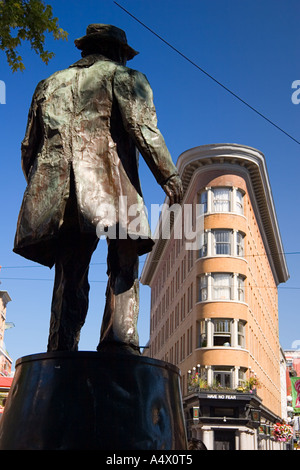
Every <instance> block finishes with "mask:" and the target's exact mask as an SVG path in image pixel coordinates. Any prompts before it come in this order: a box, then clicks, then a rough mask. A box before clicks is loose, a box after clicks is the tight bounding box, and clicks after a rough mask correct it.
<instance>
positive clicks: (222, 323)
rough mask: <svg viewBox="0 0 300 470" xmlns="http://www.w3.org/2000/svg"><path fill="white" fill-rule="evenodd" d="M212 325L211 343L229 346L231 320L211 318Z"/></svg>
mask: <svg viewBox="0 0 300 470" xmlns="http://www.w3.org/2000/svg"><path fill="white" fill-rule="evenodd" d="M213 325H214V333H213V345H214V346H231V320H223V319H219V320H213Z"/></svg>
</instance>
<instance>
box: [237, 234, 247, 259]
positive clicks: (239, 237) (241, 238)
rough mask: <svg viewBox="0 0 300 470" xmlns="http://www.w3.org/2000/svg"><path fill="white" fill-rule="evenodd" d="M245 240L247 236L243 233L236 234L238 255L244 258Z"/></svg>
mask: <svg viewBox="0 0 300 470" xmlns="http://www.w3.org/2000/svg"><path fill="white" fill-rule="evenodd" d="M244 238H245V235H244V234H243V233H241V232H237V233H236V255H237V256H244Z"/></svg>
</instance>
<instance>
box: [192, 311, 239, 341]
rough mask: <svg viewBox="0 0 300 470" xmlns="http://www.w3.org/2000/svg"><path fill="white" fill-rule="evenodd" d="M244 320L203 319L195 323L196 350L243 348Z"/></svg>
mask: <svg viewBox="0 0 300 470" xmlns="http://www.w3.org/2000/svg"><path fill="white" fill-rule="evenodd" d="M245 325H246V322H245V321H244V320H239V319H238V318H205V319H204V320H200V321H198V322H197V338H196V344H197V348H226V347H227V348H245Z"/></svg>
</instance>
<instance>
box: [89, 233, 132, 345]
mask: <svg viewBox="0 0 300 470" xmlns="http://www.w3.org/2000/svg"><path fill="white" fill-rule="evenodd" d="M107 265H108V272H107V274H108V276H109V279H108V284H107V290H106V305H105V309H104V315H103V321H102V327H101V337H100V343H99V346H98V349H100V345H101V344H102V345H103V344H104V343H105V342H113V343H125V344H127V345H130V346H133V347H138V344H139V337H138V332H137V320H138V313H139V281H138V267H139V257H138V255H137V252H136V242H135V241H134V240H131V239H127V240H108V256H107Z"/></svg>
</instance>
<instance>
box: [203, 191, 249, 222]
mask: <svg viewBox="0 0 300 470" xmlns="http://www.w3.org/2000/svg"><path fill="white" fill-rule="evenodd" d="M243 199H244V191H242V190H240V189H238V188H235V187H217V188H206V189H205V190H203V191H201V193H200V194H199V199H198V201H199V204H200V211H199V215H203V214H209V213H214V212H215V213H220V212H235V213H237V214H240V215H243V213H244V201H243Z"/></svg>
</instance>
